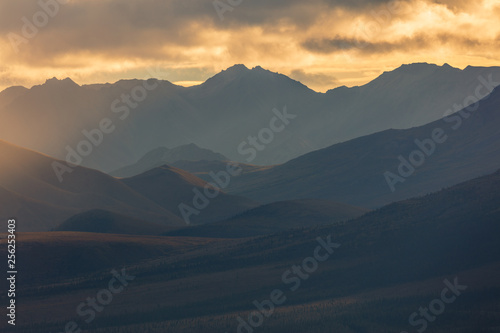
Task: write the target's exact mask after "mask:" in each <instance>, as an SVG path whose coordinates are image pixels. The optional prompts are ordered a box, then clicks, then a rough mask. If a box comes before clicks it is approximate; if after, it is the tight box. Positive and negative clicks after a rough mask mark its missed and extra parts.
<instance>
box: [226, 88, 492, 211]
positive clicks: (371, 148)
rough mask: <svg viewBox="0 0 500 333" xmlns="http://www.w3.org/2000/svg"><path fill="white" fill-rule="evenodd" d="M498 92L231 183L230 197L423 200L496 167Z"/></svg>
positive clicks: (372, 203) (375, 202) (361, 202)
mask: <svg viewBox="0 0 500 333" xmlns="http://www.w3.org/2000/svg"><path fill="white" fill-rule="evenodd" d="M499 105H500V89H498V88H497V89H495V90H494V91H493V92H492V94H491V95H489V96H487V97H485V98H484V99H482V100H481V101H479V102H478V103H477V104H475V105H473V106H471V108H464V109H462V110H459V111H458V112H456V113H454V114H451V115H448V116H447V117H446V118H443V119H440V120H436V121H434V122H431V123H429V124H426V125H424V126H420V127H414V128H410V129H404V130H402V129H400V130H395V129H391V130H386V131H382V132H379V133H375V134H372V135H367V136H363V137H360V138H356V139H354V140H350V141H347V142H343V143H339V144H335V145H332V146H330V147H327V148H324V149H320V150H317V151H314V152H311V153H308V154H305V155H303V156H300V157H298V158H296V159H293V160H291V161H289V162H287V163H284V164H282V165H277V166H274V167H270V168H267V169H265V170H260V171H257V172H252V173H248V174H243V175H241V176H240V177H235V178H234V179H233V181H232V182H231V185H230V187H229V189H228V191H229V192H230V193H233V194H238V195H243V196H246V197H249V198H254V199H256V198H258V199H259V200H260V201H261V202H265V203H270V202H274V201H278V200H294V199H306V198H316V199H328V200H333V201H337V202H343V203H346V204H351V205H355V206H361V207H367V208H375V207H380V206H383V205H385V204H388V203H391V202H395V201H398V200H402V199H407V198H411V197H414V196H418V195H425V194H427V193H431V192H434V191H437V190H440V189H442V188H445V187H449V186H452V185H455V184H457V183H460V182H462V181H465V180H468V179H471V178H474V177H478V176H481V175H486V174H489V173H491V172H493V171H494V170H496V169H498V168H499V167H500V146H499V144H498V142H499V141H500V131H499V130H498V128H500V111H499V108H498V106H499Z"/></svg>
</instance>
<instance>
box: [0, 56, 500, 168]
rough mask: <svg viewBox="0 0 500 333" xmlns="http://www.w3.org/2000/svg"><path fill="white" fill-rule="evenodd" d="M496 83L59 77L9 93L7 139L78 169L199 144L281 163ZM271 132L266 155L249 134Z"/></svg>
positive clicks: (5, 97)
mask: <svg viewBox="0 0 500 333" xmlns="http://www.w3.org/2000/svg"><path fill="white" fill-rule="evenodd" d="M496 82H500V68H498V67H491V68H482V67H467V68H465V69H464V70H460V69H457V68H452V67H450V66H448V65H444V66H436V65H431V64H425V63H424V64H412V65H404V66H401V67H400V68H397V69H395V70H393V71H391V72H386V73H383V74H382V75H380V76H379V77H378V78H377V79H375V80H374V81H372V82H370V83H368V84H366V85H364V86H360V87H352V88H347V87H339V88H336V89H333V90H331V91H328V92H327V93H317V92H315V91H313V90H311V89H309V88H307V87H306V86H304V85H303V84H301V83H300V82H297V81H294V80H292V79H290V78H289V77H287V76H284V75H281V74H277V73H273V72H270V71H267V70H265V69H263V68H261V67H256V68H253V69H248V68H246V67H245V66H243V65H236V66H234V67H231V68H229V69H227V70H225V71H223V72H221V73H219V74H217V75H215V76H214V77H212V78H210V79H208V80H207V81H206V82H205V83H203V84H201V85H199V86H194V87H189V88H185V87H180V86H176V85H174V84H172V83H170V82H168V81H156V80H149V81H141V80H127V81H119V82H116V83H114V84H100V85H87V86H79V85H78V84H76V83H75V82H73V81H72V80H70V79H65V80H57V79H51V80H48V81H47V82H46V83H45V84H42V85H39V86H35V87H32V88H31V89H26V88H22V87H13V88H9V89H7V90H5V91H3V92H2V93H0V116H1V117H2V119H3V121H2V123H1V124H0V139H4V140H7V141H9V142H12V143H15V144H18V145H20V146H23V147H27V148H30V149H34V150H36V151H40V152H42V153H45V154H48V155H50V156H54V157H56V158H59V159H65V158H66V157H67V155H68V154H70V159H71V160H72V161H74V162H78V163H81V164H82V165H83V166H87V167H91V168H94V169H99V170H101V171H106V172H110V171H113V170H117V169H119V168H122V167H124V166H127V165H131V164H134V163H135V162H136V161H138V160H139V159H140V158H141V157H143V156H144V155H145V154H146V153H148V152H150V151H152V150H153V149H156V148H158V147H163V146H168V147H177V146H181V145H185V144H190V143H195V144H197V145H199V146H202V147H205V148H208V149H211V150H213V151H216V152H219V153H222V154H223V155H224V156H226V157H227V158H229V159H230V160H235V161H239V162H245V163H253V164H260V165H263V164H265V165H271V164H278V163H283V162H286V161H287V160H290V159H292V158H295V157H298V156H300V155H302V154H305V153H307V152H310V151H313V150H316V149H319V148H324V147H327V146H330V145H332V144H335V143H338V142H342V141H346V140H349V139H353V138H356V137H359V136H362V135H367V134H370V133H375V132H378V131H382V130H386V129H389V128H410V127H413V126H419V125H423V124H425V123H428V122H430V121H433V120H436V119H439V118H441V117H442V116H443V113H444V112H445V111H446V110H448V109H449V108H453V105H454V104H455V103H456V104H463V103H464V102H465V103H467V102H471V101H470V100H469V101H468V100H466V99H465V98H466V96H469V95H471V94H475V92H476V91H479V93H480V94H481V96H484V95H486V94H488V93H489V92H490V91H491V90H492V89H493V86H495V85H496V84H497V83H496ZM285 109H286V112H285ZM273 110H274V111H273ZM275 117H278V118H279V119H277V120H273V119H274V118H275ZM26 119H29V121H27V120H26ZM264 128H268V129H269V128H272V129H276V130H277V131H275V132H274V133H273V134H272V135H271V134H269V131H267V134H265V133H264V134H265V135H264V134H263V135H261V137H263V138H264V139H263V140H264V141H265V142H266V143H265V149H264V150H260V149H259V151H257V150H256V148H255V145H254V143H252V142H250V140H249V136H253V137H258V134H259V133H261V131H262V129H264ZM266 135H267V136H266ZM269 136H272V138H269ZM259 140H260V139H259ZM85 142H88V144H86V143H85ZM257 144H258V145H262V142H260V141H259V142H257ZM252 146H253V147H252ZM259 147H260V146H259ZM89 150H90V151H91V152H90V153H89ZM79 152H80V153H79ZM256 152H258V154H255V153H256ZM81 153H83V154H81ZM75 155H78V156H75Z"/></svg>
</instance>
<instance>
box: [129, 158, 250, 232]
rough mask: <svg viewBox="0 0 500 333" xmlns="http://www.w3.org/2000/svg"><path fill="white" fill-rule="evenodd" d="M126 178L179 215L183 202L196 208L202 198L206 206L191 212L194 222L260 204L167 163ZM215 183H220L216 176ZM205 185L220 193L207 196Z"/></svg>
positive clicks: (130, 183)
mask: <svg viewBox="0 0 500 333" xmlns="http://www.w3.org/2000/svg"><path fill="white" fill-rule="evenodd" d="M122 181H123V183H124V184H126V185H127V186H129V187H130V188H132V189H133V190H134V191H136V192H137V193H140V194H142V195H143V196H145V197H146V198H149V199H151V200H152V201H154V202H155V203H156V204H158V205H159V206H161V207H163V208H164V209H166V210H168V211H170V212H173V213H174V214H176V215H177V216H178V217H179V218H183V214H182V212H181V210H180V208H179V206H180V205H181V204H185V205H186V206H189V207H191V208H193V209H194V208H195V207H196V206H195V200H200V201H199V202H200V203H199V205H202V206H206V207H205V208H202V209H196V210H197V211H198V213H197V214H196V213H195V214H194V215H191V214H188V215H189V216H190V218H189V222H190V223H193V224H201V223H209V222H214V221H218V220H222V219H225V218H228V217H230V216H233V215H236V214H238V213H241V212H243V211H246V210H248V209H250V208H254V207H256V206H258V205H259V204H258V203H257V202H255V201H252V200H249V199H247V198H244V197H239V196H234V195H228V194H226V193H224V192H223V191H221V190H219V189H214V188H213V187H212V186H210V185H209V183H207V182H206V181H204V180H202V179H200V178H198V177H196V176H194V175H192V174H190V173H188V172H187V171H183V170H181V169H177V168H173V167H169V166H167V165H165V166H162V167H160V168H155V169H153V170H150V171H147V172H145V173H143V174H140V175H138V176H134V177H130V178H125V179H123V180H122ZM211 183H212V184H215V185H217V183H216V182H215V181H214V180H213V179H212V181H211ZM205 188H210V189H211V190H210V191H216V192H217V194H213V195H214V196H215V197H214V198H210V196H212V194H210V195H209V196H208V197H207V195H206V190H205ZM196 193H199V195H197V194H196ZM214 193H215V192H214ZM196 198H198V199H196Z"/></svg>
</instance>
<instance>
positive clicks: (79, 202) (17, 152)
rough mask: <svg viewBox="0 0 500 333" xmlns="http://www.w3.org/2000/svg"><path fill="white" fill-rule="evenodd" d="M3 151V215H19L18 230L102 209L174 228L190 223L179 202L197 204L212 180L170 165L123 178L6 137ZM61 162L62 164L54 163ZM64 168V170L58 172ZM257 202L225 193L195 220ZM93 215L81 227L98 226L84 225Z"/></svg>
mask: <svg viewBox="0 0 500 333" xmlns="http://www.w3.org/2000/svg"><path fill="white" fill-rule="evenodd" d="M0 155H1V156H2V161H3V162H2V163H1V165H0V198H1V199H2V202H3V203H4V204H2V206H1V207H0V217H1V218H4V219H6V218H9V217H12V216H15V217H17V218H18V219H19V221H22V222H21V223H20V224H19V229H18V231H47V230H51V229H54V228H57V227H58V226H59V225H60V224H61V223H63V222H64V221H66V220H67V219H68V218H70V217H71V216H74V215H76V214H80V213H84V212H88V211H92V210H96V209H97V210H105V211H107V212H109V213H110V214H113V216H114V217H113V219H114V218H115V217H116V218H117V217H118V216H126V217H127V218H126V219H125V220H124V221H122V223H125V224H127V227H126V228H125V225H122V226H121V227H124V228H125V229H129V227H131V226H130V223H132V221H134V223H135V222H139V223H144V222H141V221H147V223H153V224H159V225H160V226H163V228H164V229H161V230H163V231H164V230H168V229H165V227H166V226H185V222H184V220H183V218H182V217H180V216H181V214H180V212H179V208H178V205H179V204H180V203H181V202H186V204H189V203H192V201H193V197H194V196H195V193H194V192H193V191H194V189H200V190H201V191H203V190H204V186H205V185H206V182H205V181H203V180H201V179H199V178H197V177H196V176H194V175H191V174H189V173H188V172H186V171H182V170H179V169H173V168H168V167H165V168H164V169H161V168H159V169H157V172H156V173H155V172H150V173H148V174H146V175H142V176H141V175H140V176H137V177H135V178H129V179H124V180H119V179H116V178H113V177H111V176H108V175H106V174H104V173H101V172H99V171H96V170H92V169H88V168H85V167H77V166H74V167H68V166H67V164H66V162H64V161H59V160H55V159H53V158H51V157H49V156H46V155H43V154H40V153H37V152H34V151H30V150H27V149H24V148H21V147H18V146H15V145H12V144H10V143H7V142H5V141H0ZM55 165H58V168H54V166H55ZM64 166H65V168H66V169H64ZM61 167H62V168H63V169H62V170H64V172H63V173H61V172H59V173H58V172H56V170H58V171H59V170H61V169H59V168H61ZM61 180H62V181H61ZM255 206H257V204H256V203H254V202H253V201H251V200H248V199H246V198H242V197H237V196H233V195H228V194H225V193H220V195H218V197H217V198H215V199H213V200H212V202H211V204H210V207H209V208H207V209H206V211H204V212H203V214H200V216H197V217H196V218H195V219H196V221H197V222H198V223H201V222H204V221H206V220H208V221H211V220H212V219H219V218H220V219H222V218H226V217H228V216H232V215H234V214H237V213H240V212H242V211H244V210H247V209H249V208H253V207H255ZM116 214H118V215H116ZM91 216H93V215H92V214H90V215H89V214H88V213H87V214H83V215H79V217H78V218H77V220H78V221H79V222H78V224H79V225H80V226H79V228H83V229H85V228H87V227H88V228H90V229H89V230H92V229H93V227H92V225H93V226H94V227H96V225H95V223H96V221H92V220H91V219H89V221H88V224H89V225H88V226H87V227H85V226H83V225H82V224H81V223H82V219H83V218H86V217H87V218H88V217H91ZM108 222H110V220H109V219H108ZM150 226H151V225H150ZM114 227H116V225H115V226H114Z"/></svg>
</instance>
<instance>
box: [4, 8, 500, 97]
mask: <svg viewBox="0 0 500 333" xmlns="http://www.w3.org/2000/svg"><path fill="white" fill-rule="evenodd" d="M499 22H500V1H499V0H479V1H467V0H457V1H452V0H402V1H392V0H391V1H388V0H387V1H386V0H374V1H373V0H372V1H367V0H308V1H303V0H286V1H285V0H215V1H214V0H23V1H8V0H2V1H1V2H0V90H3V89H4V88H6V87H8V86H13V85H24V86H26V87H31V86H32V85H35V84H41V83H43V82H45V80H46V79H48V78H52V77H58V78H60V79H62V78H66V77H70V78H72V79H73V80H74V81H75V82H77V83H79V84H90V83H104V82H115V81H118V80H120V79H127V78H150V77H157V78H160V79H165V80H169V81H171V82H174V83H177V84H182V85H193V84H198V83H201V82H203V81H205V80H206V79H207V78H209V77H211V76H213V75H214V74H216V73H218V72H220V71H221V70H223V69H226V68H228V67H230V66H232V65H234V64H245V65H246V66H247V67H249V68H252V67H255V66H262V67H263V68H265V69H269V70H271V71H273V72H279V73H282V74H285V75H288V76H290V77H291V78H293V79H296V80H299V81H301V82H302V83H304V84H306V85H307V86H309V87H310V88H311V89H314V90H316V91H322V92H324V91H326V90H328V89H331V88H334V87H337V86H340V85H347V86H354V85H361V84H364V83H367V82H369V81H370V80H372V79H374V78H375V77H377V76H378V75H380V74H381V73H382V72H384V71H387V70H392V69H394V68H397V67H399V66H400V65H401V64H408V63H414V62H428V63H435V64H438V65H442V64H444V63H448V64H450V65H451V66H454V67H459V68H464V67H466V66H467V65H472V66H498V65H500V47H499V44H500V24H499Z"/></svg>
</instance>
